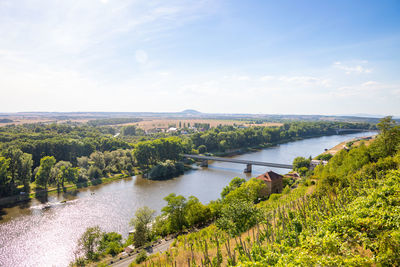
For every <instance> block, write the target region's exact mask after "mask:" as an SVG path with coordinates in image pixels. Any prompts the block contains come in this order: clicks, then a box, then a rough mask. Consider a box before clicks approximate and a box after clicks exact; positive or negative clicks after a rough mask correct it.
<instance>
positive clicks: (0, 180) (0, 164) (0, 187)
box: [0, 157, 11, 197]
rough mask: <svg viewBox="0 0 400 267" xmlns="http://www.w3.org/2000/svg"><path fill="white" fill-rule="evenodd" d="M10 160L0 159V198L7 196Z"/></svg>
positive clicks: (9, 179)
mask: <svg viewBox="0 0 400 267" xmlns="http://www.w3.org/2000/svg"><path fill="white" fill-rule="evenodd" d="M9 165H10V159H7V158H5V157H0V196H2V197H3V196H7V195H8V194H9V183H10V181H11V177H10V172H9V171H8V167H9Z"/></svg>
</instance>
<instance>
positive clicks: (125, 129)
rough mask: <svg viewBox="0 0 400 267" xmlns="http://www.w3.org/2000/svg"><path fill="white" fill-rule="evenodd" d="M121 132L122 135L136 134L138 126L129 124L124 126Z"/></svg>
mask: <svg viewBox="0 0 400 267" xmlns="http://www.w3.org/2000/svg"><path fill="white" fill-rule="evenodd" d="M121 133H122V135H125V136H134V135H136V126H135V125H129V126H125V127H122V130H121Z"/></svg>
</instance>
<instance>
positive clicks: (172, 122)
mask: <svg viewBox="0 0 400 267" xmlns="http://www.w3.org/2000/svg"><path fill="white" fill-rule="evenodd" d="M179 123H180V124H181V126H182V127H183V126H184V125H186V126H188V125H189V123H190V126H194V124H195V123H209V124H210V127H217V126H218V125H243V126H250V125H253V126H280V125H282V123H272V122H271V123H263V124H249V121H240V120H213V119H160V118H152V119H145V120H143V121H140V122H135V123H126V124H125V125H137V126H138V127H139V128H142V129H143V130H149V129H154V128H162V129H166V128H169V127H179Z"/></svg>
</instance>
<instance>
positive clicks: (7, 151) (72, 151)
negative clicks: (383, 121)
mask: <svg viewBox="0 0 400 267" xmlns="http://www.w3.org/2000/svg"><path fill="white" fill-rule="evenodd" d="M118 122H121V123H124V122H126V119H120V120H119V119H113V120H112V121H111V122H110V121H109V120H104V121H102V120H99V121H95V123H86V124H69V123H63V124H56V123H51V124H44V123H35V124H24V125H8V126H4V127H0V197H6V196H12V195H17V194H23V193H25V194H28V193H31V192H35V191H36V192H38V191H47V190H48V189H49V187H51V188H53V189H54V188H55V189H57V191H60V190H64V191H65V190H66V188H67V185H68V186H73V187H82V186H87V185H90V184H98V183H101V182H102V178H107V177H108V178H110V177H114V176H116V175H119V174H122V175H133V174H135V173H143V172H148V171H149V172H150V173H151V174H152V175H151V176H149V177H150V178H151V177H153V178H155V179H165V178H171V177H174V176H177V175H179V174H181V173H182V165H181V163H179V161H180V160H181V158H180V154H181V153H205V152H225V151H230V150H235V149H240V148H249V147H253V148H261V147H263V146H268V145H273V144H276V143H280V142H288V141H291V140H296V139H301V138H307V137H313V136H322V135H331V134H336V129H338V128H340V129H346V128H348V129H349V128H351V129H360V130H365V129H375V126H374V125H371V124H367V123H344V122H296V121H294V122H291V121H290V122H286V123H284V124H283V125H282V126H280V127H264V126H253V127H249V128H240V127H236V126H218V127H215V128H211V129H208V130H205V129H201V130H202V131H200V130H199V131H197V132H194V133H191V134H181V133H179V132H178V133H170V134H168V133H163V134H159V133H156V134H151V133H145V132H144V131H143V130H141V129H139V128H136V127H135V126H118V125H117V126H103V125H104V124H107V123H118Z"/></svg>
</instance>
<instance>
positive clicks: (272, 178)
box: [257, 171, 283, 196]
mask: <svg viewBox="0 0 400 267" xmlns="http://www.w3.org/2000/svg"><path fill="white" fill-rule="evenodd" d="M257 179H259V180H262V181H263V182H264V183H265V184H266V185H267V187H266V188H265V189H264V190H263V191H262V192H261V194H262V195H263V196H267V195H270V194H273V193H281V192H282V189H283V176H282V175H280V174H278V173H276V172H273V171H268V172H266V173H264V174H261V175H260V176H258V177H257Z"/></svg>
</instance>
